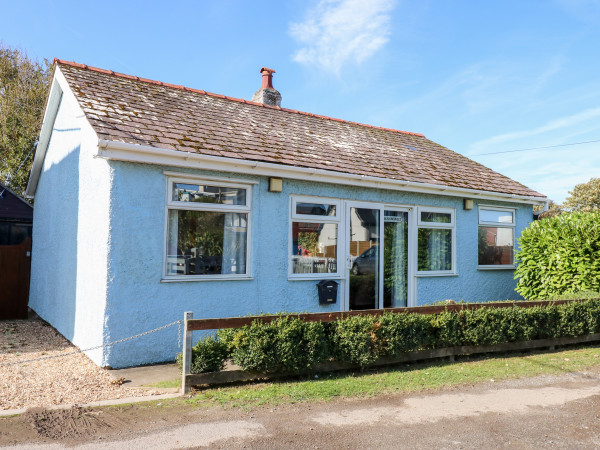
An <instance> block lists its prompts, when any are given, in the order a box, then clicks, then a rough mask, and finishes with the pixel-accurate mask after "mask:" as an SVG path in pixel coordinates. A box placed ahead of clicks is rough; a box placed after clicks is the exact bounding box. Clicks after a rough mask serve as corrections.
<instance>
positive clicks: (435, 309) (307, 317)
mask: <svg viewBox="0 0 600 450" xmlns="http://www.w3.org/2000/svg"><path fill="white" fill-rule="evenodd" d="M578 301H583V300H544V301H517V302H494V303H492V302H490V303H454V304H447V305H440V306H417V307H411V308H385V309H368V310H362V311H339V312H338V311H336V312H328V313H301V314H286V315H289V316H291V317H297V318H299V319H301V320H304V321H306V322H333V321H335V320H338V319H339V318H343V317H350V316H360V315H363V316H364V315H370V316H379V315H382V314H384V313H390V312H393V313H406V314H409V313H417V314H438V313H441V312H444V311H464V310H474V309H479V308H512V307H514V306H518V307H520V308H533V307H535V306H548V305H561V304H564V303H571V302H578ZM280 317H281V315H265V316H246V317H226V318H220V319H194V318H193V313H192V312H186V313H185V314H184V340H183V370H182V380H181V381H182V384H181V385H182V390H183V393H188V392H189V391H190V388H191V386H194V385H204V384H213V383H228V382H234V381H246V380H253V379H261V378H263V379H264V378H269V375H265V374H263V373H259V372H248V371H241V370H234V371H224V372H211V373H203V374H192V373H191V364H192V346H193V339H192V332H193V331H200V330H217V329H222V328H241V327H243V326H245V325H250V324H251V323H252V322H253V321H255V320H260V321H262V322H264V323H270V322H272V321H274V320H276V319H278V318H280ZM596 341H600V334H592V335H585V336H579V337H567V338H556V339H538V340H534V341H525V342H509V343H503V344H497V345H480V346H459V347H448V348H440V349H433V350H419V351H414V352H408V353H406V354H403V355H401V356H399V357H397V358H381V359H380V360H378V361H376V362H375V363H374V364H373V365H375V366H377V365H386V364H395V363H401V362H406V361H419V360H425V359H432V358H442V357H450V358H452V359H453V358H454V356H459V355H468V354H478V353H491V352H507V351H513V350H528V349H535V348H544V347H550V348H553V347H554V346H559V345H570V344H578V343H584V342H596ZM352 368H355V366H352V365H350V364H346V363H339V362H335V363H326V364H324V365H323V367H319V368H317V369H315V370H317V371H320V370H322V371H327V370H330V371H331V370H344V369H352ZM288 375H295V374H277V376H288ZM272 376H273V375H272Z"/></svg>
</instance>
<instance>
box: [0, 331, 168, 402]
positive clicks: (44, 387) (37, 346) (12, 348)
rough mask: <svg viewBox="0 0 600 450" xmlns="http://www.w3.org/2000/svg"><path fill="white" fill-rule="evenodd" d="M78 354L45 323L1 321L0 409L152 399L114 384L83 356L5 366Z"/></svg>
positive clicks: (149, 393) (138, 391)
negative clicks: (119, 399) (133, 398)
mask: <svg viewBox="0 0 600 450" xmlns="http://www.w3.org/2000/svg"><path fill="white" fill-rule="evenodd" d="M74 350H77V348H76V347H74V346H73V345H72V344H71V343H70V342H69V341H67V340H66V339H65V338H64V337H63V336H62V335H61V334H60V333H58V332H57V331H56V330H55V329H54V328H52V327H51V326H50V325H48V324H47V323H46V322H44V321H42V320H39V319H38V320H15V321H2V322H0V409H4V410H6V409H16V408H28V407H33V406H51V405H61V404H74V403H77V404H82V403H88V402H93V401H97V400H110V399H116V398H124V397H138V396H147V395H151V394H154V393H158V392H154V391H148V390H147V389H132V388H126V387H124V386H121V385H119V384H118V383H115V381H114V380H113V378H112V377H111V376H110V375H109V374H108V372H107V371H106V370H104V369H102V368H100V367H98V366H96V365H95V364H94V363H93V362H92V361H90V360H89V359H88V357H87V356H85V355H84V354H83V353H78V354H74V355H68V356H64V357H60V358H52V359H46V360H42V361H36V362H31V363H25V364H16V365H9V366H3V365H2V364H5V363H11V362H16V361H24V360H30V359H34V358H39V357H43V356H53V355H60V354H65V353H69V352H72V351H74Z"/></svg>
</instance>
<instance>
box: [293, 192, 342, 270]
mask: <svg viewBox="0 0 600 450" xmlns="http://www.w3.org/2000/svg"><path fill="white" fill-rule="evenodd" d="M297 203H320V204H326V205H335V216H314V215H311V214H297V213H296V204H297ZM343 215H344V214H343V212H342V201H341V200H340V199H335V198H327V197H312V196H311V197H309V196H303V195H290V214H289V219H290V220H289V229H288V280H322V279H324V278H327V279H333V280H339V279H342V278H343V276H344V270H343V269H344V266H345V265H344V260H343V258H342V255H341V253H340V250H341V247H340V244H341V240H342V228H343V224H342V218H343ZM293 222H310V223H332V224H336V225H337V233H336V247H337V248H336V252H335V253H336V258H337V264H336V267H337V272H335V273H333V272H326V273H293V267H294V263H293V261H292V256H293V255H292V241H293Z"/></svg>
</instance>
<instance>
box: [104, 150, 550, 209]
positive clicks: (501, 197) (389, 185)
mask: <svg viewBox="0 0 600 450" xmlns="http://www.w3.org/2000/svg"><path fill="white" fill-rule="evenodd" d="M97 156H98V157H101V158H106V159H112V160H117V161H128V162H138V163H144V164H159V165H169V166H176V167H187V168H197V169H204V170H215V171H226V172H235V173H240V174H246V175H258V176H267V177H278V178H290V179H295V180H303V181H312V182H321V183H333V184H343V185H347V186H361V187H365V188H374V189H389V190H395V191H406V192H418V193H424V194H434V195H445V196H451V197H471V198H477V199H485V200H497V201H505V202H513V203H524V204H530V205H544V204H546V201H547V199H546V198H545V197H533V196H526V195H517V194H505V193H501V192H491V191H482V190H477V189H465V188H458V187H453V186H443V185H437V184H428V183H416V182H412V181H402V180H394V179H389V178H379V177H372V176H366V175H356V174H351V173H342V172H335V171H330V170H323V169H311V168H305V167H297V166H288V165H283V164H274V163H267V162H260V161H248V160H243V159H235V158H226V157H222V156H211V155H201V154H197V153H189V152H181V151H177V150H167V149H162V148H158V147H151V146H148V145H139V144H130V143H126V142H118V141H109V140H104V139H100V140H99V141H98V155H97Z"/></svg>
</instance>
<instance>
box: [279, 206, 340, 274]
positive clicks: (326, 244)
mask: <svg viewBox="0 0 600 450" xmlns="http://www.w3.org/2000/svg"><path fill="white" fill-rule="evenodd" d="M290 221H291V233H290V246H289V248H290V255H289V258H290V259H289V275H290V277H291V278H309V279H310V278H315V277H317V278H318V277H322V275H321V274H323V273H328V274H333V275H338V274H339V266H340V265H339V261H338V255H339V251H338V242H339V232H340V202H339V200H333V199H331V200H330V199H322V198H304V197H292V198H291V211H290Z"/></svg>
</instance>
